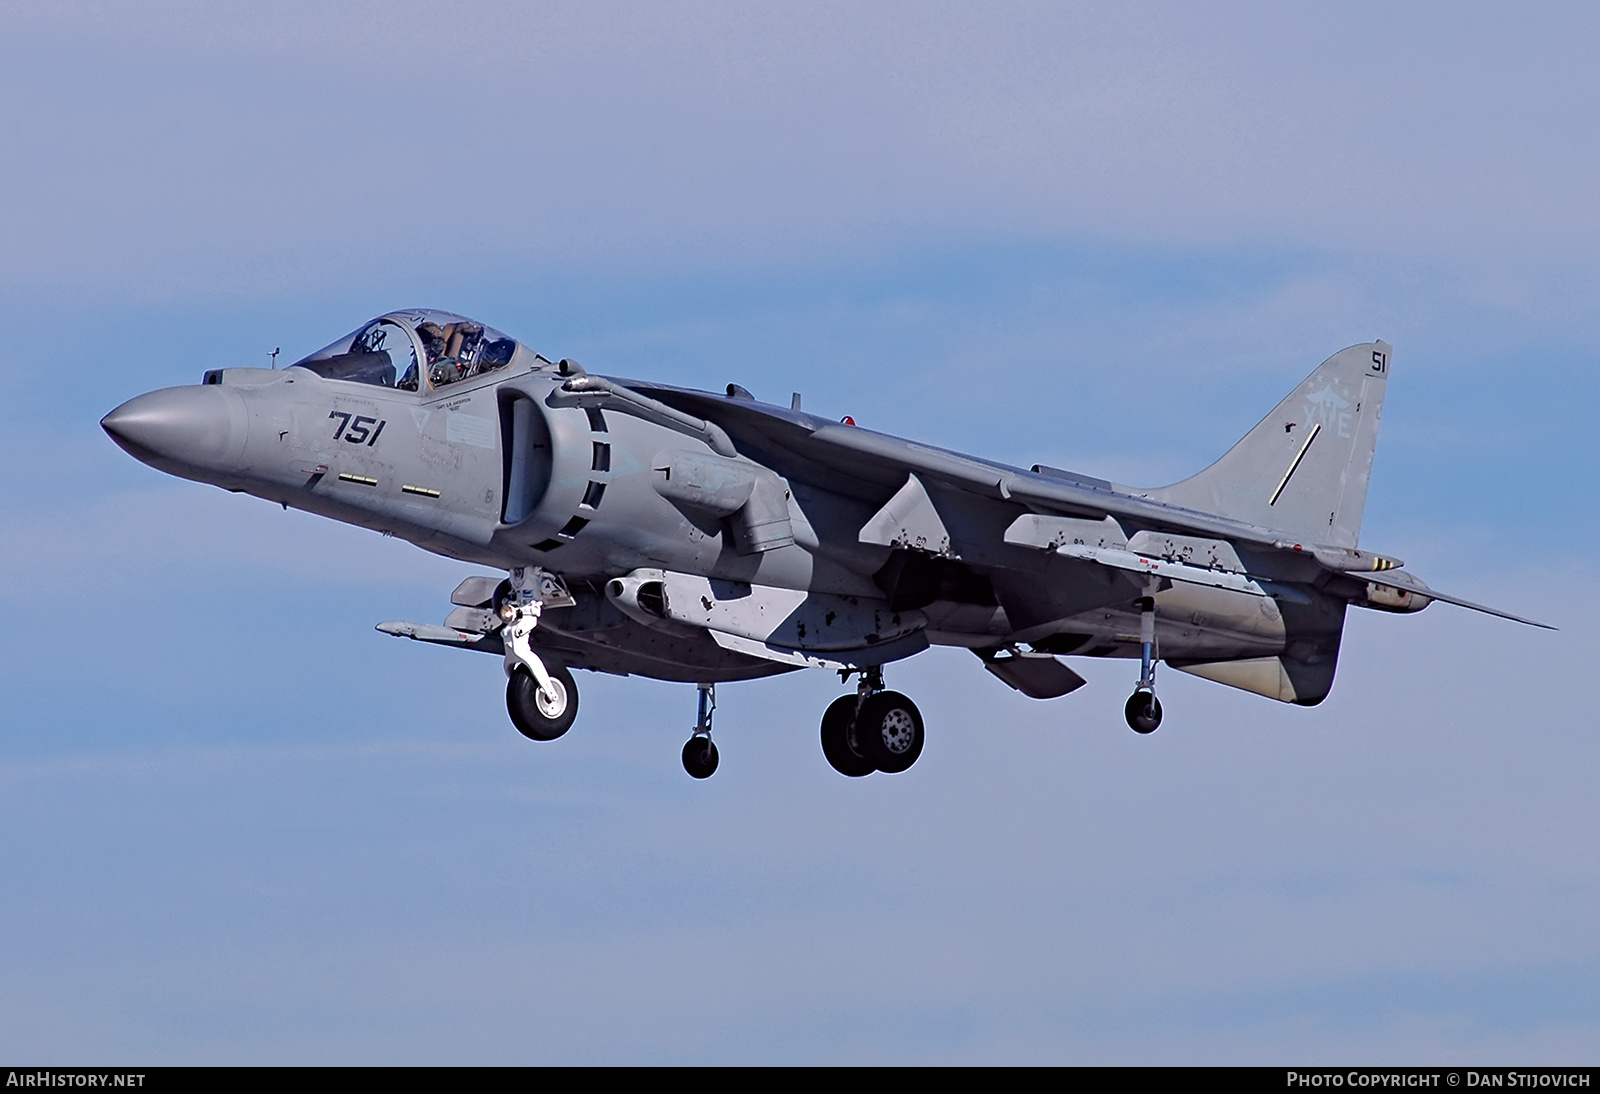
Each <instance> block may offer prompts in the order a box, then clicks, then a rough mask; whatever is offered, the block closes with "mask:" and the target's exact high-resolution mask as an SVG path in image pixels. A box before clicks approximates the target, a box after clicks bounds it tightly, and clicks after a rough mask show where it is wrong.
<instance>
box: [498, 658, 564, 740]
mask: <svg viewBox="0 0 1600 1094" xmlns="http://www.w3.org/2000/svg"><path fill="white" fill-rule="evenodd" d="M543 668H544V670H545V677H546V679H547V681H548V682H549V685H550V687H549V689H548V690H547V689H546V688H545V687H544V686H543V685H541V684H540V683H539V681H537V680H535V679H534V678H533V674H532V673H531V672H529V671H528V670H527V669H524V668H521V667H520V666H519V667H518V668H517V669H515V670H514V671H513V672H512V673H511V678H510V679H509V680H507V681H506V712H507V713H508V714H510V715H511V724H512V725H514V726H516V727H517V732H519V733H521V734H522V735H523V736H524V737H526V738H528V740H530V741H553V740H555V739H556V738H557V737H559V736H561V735H562V734H563V733H565V732H566V731H567V730H569V729H571V728H572V722H573V720H574V719H575V718H577V717H578V685H577V684H576V683H575V682H574V681H573V679H572V673H570V672H568V671H567V667H566V666H565V665H561V664H557V663H556V662H554V661H548V660H547V661H544V662H543Z"/></svg>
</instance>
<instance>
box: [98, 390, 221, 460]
mask: <svg viewBox="0 0 1600 1094" xmlns="http://www.w3.org/2000/svg"><path fill="white" fill-rule="evenodd" d="M100 428H102V429H104V430H105V431H106V432H107V433H108V434H110V436H111V439H112V440H114V441H116V442H117V444H118V445H120V446H121V447H122V449H123V450H124V451H126V452H127V453H128V454H129V455H130V456H133V457H134V458H135V459H137V460H140V461H142V462H144V463H147V464H150V465H151V466H153V467H161V468H162V469H163V470H166V469H167V468H166V466H164V465H170V464H176V465H179V466H182V467H187V468H194V469H198V470H228V469H230V468H231V467H232V466H233V463H234V462H235V461H236V460H237V459H238V457H239V454H240V453H241V452H242V451H243V449H244V440H245V438H244V433H245V415H244V406H243V403H242V401H241V400H240V399H239V397H238V395H237V394H235V393H234V392H231V391H227V390H226V389H224V388H222V387H218V386H206V387H169V388H166V389H164V390H162V391H152V392H150V393H149V394H147V395H139V396H136V397H135V398H132V399H129V400H128V401H127V402H125V403H123V404H122V405H121V406H119V407H117V409H115V410H113V411H112V412H111V413H110V414H107V415H106V416H105V417H104V418H101V419H100Z"/></svg>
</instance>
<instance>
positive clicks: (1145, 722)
mask: <svg viewBox="0 0 1600 1094" xmlns="http://www.w3.org/2000/svg"><path fill="white" fill-rule="evenodd" d="M1122 712H1123V713H1124V714H1125V715H1127V718H1128V728H1129V729H1131V730H1133V731H1134V732H1135V733H1154V732H1155V731H1156V730H1157V729H1159V728H1160V726H1161V700H1160V699H1157V698H1156V693H1155V692H1153V691H1145V690H1144V689H1142V688H1141V689H1140V690H1138V691H1136V692H1134V693H1133V694H1132V695H1130V696H1128V705H1127V706H1125V707H1123V708H1122Z"/></svg>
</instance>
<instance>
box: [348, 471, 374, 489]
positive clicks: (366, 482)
mask: <svg viewBox="0 0 1600 1094" xmlns="http://www.w3.org/2000/svg"><path fill="white" fill-rule="evenodd" d="M339 481H340V482H353V483H357V484H359V485H361V486H377V485H378V480H377V479H372V478H368V477H367V476H366V475H352V474H350V473H348V472H345V471H341V472H339Z"/></svg>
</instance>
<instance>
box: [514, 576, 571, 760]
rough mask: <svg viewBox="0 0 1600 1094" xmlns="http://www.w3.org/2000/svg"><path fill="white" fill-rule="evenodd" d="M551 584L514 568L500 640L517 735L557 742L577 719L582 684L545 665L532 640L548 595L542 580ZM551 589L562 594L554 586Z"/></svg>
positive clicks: (563, 669)
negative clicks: (529, 637)
mask: <svg viewBox="0 0 1600 1094" xmlns="http://www.w3.org/2000/svg"><path fill="white" fill-rule="evenodd" d="M541 579H543V580H541ZM549 580H550V579H548V578H545V575H544V574H543V572H542V571H538V570H535V571H532V572H531V573H528V572H526V571H523V570H513V571H512V572H511V581H510V582H509V583H508V584H509V586H510V592H509V593H508V594H507V595H506V596H505V597H504V599H503V601H502V603H501V604H500V606H499V613H500V618H501V619H503V620H505V624H504V626H502V627H501V628H500V640H501V642H502V643H503V644H504V645H505V648H506V659H505V669H506V712H507V713H508V714H510V715H511V724H512V725H514V726H516V727H517V731H518V732H519V733H521V734H522V735H523V736H524V737H527V738H528V739H529V740H533V741H553V740H555V739H556V738H557V737H559V736H561V735H562V734H563V733H565V732H566V731H567V730H569V729H571V728H572V722H573V720H574V719H575V718H577V716H578V685H577V684H576V683H575V682H574V681H573V679H572V673H570V672H568V671H567V669H566V666H564V665H561V664H558V663H556V662H554V661H552V662H550V664H548V665H546V664H545V662H544V660H543V659H541V658H540V656H539V655H538V654H536V653H534V652H533V647H532V645H530V644H529V641H528V636H529V635H531V634H532V633H533V630H534V628H535V627H537V626H538V625H539V613H540V612H542V611H543V610H544V597H545V596H546V595H547V594H548V591H547V590H546V589H545V587H544V582H545V581H549ZM550 587H551V589H554V590H559V586H556V585H555V584H554V583H553V582H551V586H550ZM501 588H502V589H504V588H506V585H502V586H501ZM497 599H500V598H499V597H498V596H497ZM558 606H559V605H558Z"/></svg>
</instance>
